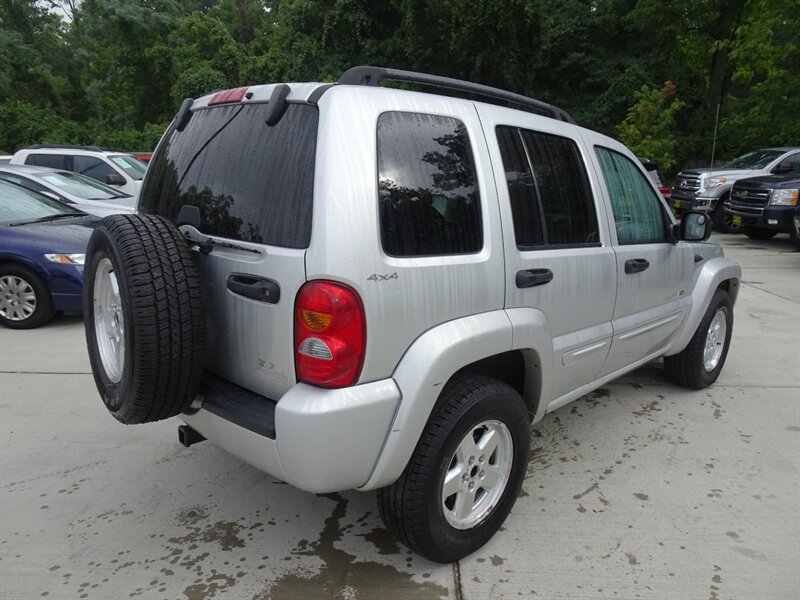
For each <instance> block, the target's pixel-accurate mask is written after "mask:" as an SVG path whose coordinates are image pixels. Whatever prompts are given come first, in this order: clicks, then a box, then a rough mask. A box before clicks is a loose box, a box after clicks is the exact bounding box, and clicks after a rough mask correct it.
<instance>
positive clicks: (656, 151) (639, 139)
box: [617, 81, 684, 174]
mask: <svg viewBox="0 0 800 600" xmlns="http://www.w3.org/2000/svg"><path fill="white" fill-rule="evenodd" d="M676 94H677V89H676V88H675V84H674V83H672V82H671V81H667V82H665V83H664V86H663V87H662V88H661V89H657V88H652V87H650V86H647V85H644V86H642V88H641V89H640V90H639V91H638V92H636V93H635V94H634V97H635V98H636V104H634V105H633V106H632V107H631V108H630V110H629V111H628V116H627V117H625V120H624V121H623V122H622V123H621V124H620V125H619V126H618V127H617V130H618V132H619V139H620V141H622V143H623V144H625V145H626V146H627V147H628V148H630V150H631V151H632V152H633V153H634V154H636V155H638V156H646V157H647V158H649V159H650V160H652V161H654V162H655V163H656V164H657V165H659V167H660V168H661V170H662V172H663V173H668V174H674V169H675V166H676V164H677V161H676V158H675V157H676V153H677V150H678V148H679V138H678V136H677V135H676V133H675V113H677V112H678V111H679V110H680V109H681V108H683V107H684V103H683V102H681V101H680V100H678V99H677V98H676Z"/></svg>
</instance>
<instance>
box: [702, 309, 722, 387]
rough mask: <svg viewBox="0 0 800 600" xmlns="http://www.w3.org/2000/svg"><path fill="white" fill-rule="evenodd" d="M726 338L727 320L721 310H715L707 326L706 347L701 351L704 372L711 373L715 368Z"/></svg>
mask: <svg viewBox="0 0 800 600" xmlns="http://www.w3.org/2000/svg"><path fill="white" fill-rule="evenodd" d="M727 336H728V320H727V319H726V318H725V313H724V312H723V310H722V309H719V310H717V313H716V314H715V315H714V318H713V319H712V321H711V325H709V326H708V333H707V334H706V346H705V349H704V350H703V366H704V367H705V370H706V371H709V372H710V371H713V370H714V369H716V368H717V365H718V364H719V361H720V359H721V358H722V350H723V348H724V347H725V338H726V337H727Z"/></svg>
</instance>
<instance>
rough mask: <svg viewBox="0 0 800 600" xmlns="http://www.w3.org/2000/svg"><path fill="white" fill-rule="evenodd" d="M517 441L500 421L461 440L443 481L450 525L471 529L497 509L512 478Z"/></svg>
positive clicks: (443, 499) (479, 426) (484, 425)
mask: <svg viewBox="0 0 800 600" xmlns="http://www.w3.org/2000/svg"><path fill="white" fill-rule="evenodd" d="M513 460H514V442H513V440H512V439H511V433H510V432H509V431H508V428H507V427H506V426H505V425H504V424H503V423H501V422H500V421H483V422H481V423H478V424H477V425H475V426H474V427H472V428H471V429H470V430H469V432H467V435H465V436H464V439H462V440H461V442H460V443H459V445H458V447H457V448H456V451H455V452H454V453H453V456H452V457H451V458H450V462H449V463H448V467H447V472H446V473H445V476H444V480H443V481H442V492H441V502H442V510H443V511H444V516H445V518H446V519H447V522H448V523H449V524H450V525H451V526H452V527H454V528H456V529H470V528H472V527H475V526H476V525H478V524H479V523H481V522H482V521H483V520H484V519H486V517H488V516H489V514H490V513H491V512H492V510H494V508H495V506H497V503H498V502H499V501H500V498H501V497H502V495H503V492H504V491H505V489H506V485H507V484H508V479H509V477H510V476H511V463H512V462H513Z"/></svg>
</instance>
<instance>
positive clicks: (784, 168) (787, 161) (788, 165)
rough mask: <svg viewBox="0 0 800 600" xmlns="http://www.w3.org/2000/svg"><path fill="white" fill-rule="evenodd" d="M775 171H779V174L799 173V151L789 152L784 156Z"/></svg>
mask: <svg viewBox="0 0 800 600" xmlns="http://www.w3.org/2000/svg"><path fill="white" fill-rule="evenodd" d="M776 172H779V173H781V174H786V173H792V174H797V173H800V152H797V153H795V154H790V155H789V156H787V157H786V158H784V159H783V160H782V161H781V162H780V164H779V165H778V168H777V169H776Z"/></svg>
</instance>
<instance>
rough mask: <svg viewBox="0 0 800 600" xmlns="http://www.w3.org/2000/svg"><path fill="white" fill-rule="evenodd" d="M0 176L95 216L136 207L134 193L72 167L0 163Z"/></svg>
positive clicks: (128, 211) (123, 211) (133, 209)
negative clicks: (107, 183) (61, 167)
mask: <svg viewBox="0 0 800 600" xmlns="http://www.w3.org/2000/svg"><path fill="white" fill-rule="evenodd" d="M0 179H2V180H5V181H10V182H11V183H16V184H17V185H21V186H22V187H26V188H28V189H29V190H33V191H34V192H40V193H43V194H45V195H50V196H53V197H54V198H56V199H57V200H60V201H61V202H64V203H66V204H74V205H75V208H79V209H80V210H82V211H84V212H87V213H89V214H92V215H96V216H98V217H105V216H106V215H114V214H118V213H130V212H134V211H135V210H136V197H135V196H131V195H129V194H124V193H122V192H120V191H119V190H116V189H114V188H112V187H111V186H108V185H105V184H102V183H100V182H99V181H95V180H94V179H91V178H90V177H85V176H83V175H78V174H77V173H73V172H72V171H58V170H56V169H49V168H47V167H29V166H27V165H0Z"/></svg>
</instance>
